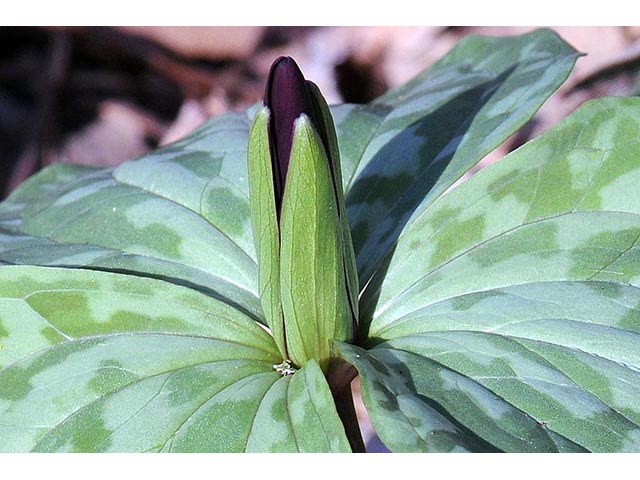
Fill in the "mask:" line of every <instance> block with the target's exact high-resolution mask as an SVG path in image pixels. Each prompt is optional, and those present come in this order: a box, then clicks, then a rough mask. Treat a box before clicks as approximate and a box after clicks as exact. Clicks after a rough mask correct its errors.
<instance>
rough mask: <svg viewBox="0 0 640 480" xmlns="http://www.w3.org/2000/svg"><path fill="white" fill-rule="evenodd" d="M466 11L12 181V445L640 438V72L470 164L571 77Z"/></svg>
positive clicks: (3, 311)
mask: <svg viewBox="0 0 640 480" xmlns="http://www.w3.org/2000/svg"><path fill="white" fill-rule="evenodd" d="M578 56H579V54H578V53H577V52H576V51H575V50H574V49H573V48H572V47H570V46H569V45H567V44H566V43H565V42H564V41H563V40H562V39H560V38H559V37H558V36H557V35H556V34H555V33H554V32H552V31H550V30H544V29H543V30H537V31H533V32H530V33H528V34H525V35H522V36H517V37H501V38H493V37H481V36H469V37H466V38H465V39H463V40H462V41H461V42H460V43H459V44H458V45H457V46H456V47H455V48H454V49H453V50H452V51H451V52H450V53H449V54H448V55H446V56H445V57H444V58H443V59H441V60H440V61H439V62H437V63H435V64H434V65H433V66H431V67H430V68H429V69H428V70H426V71H424V72H423V73H421V74H420V75H418V76H417V77H416V78H415V79H413V80H412V81H410V82H409V83H407V84H405V85H403V86H401V87H398V88H395V89H393V90H390V91H389V92H387V93H386V94H384V95H383V96H381V97H379V98H377V99H375V100H374V101H372V102H371V103H369V104H366V105H352V104H345V105H338V106H332V107H328V106H327V104H326V102H325V100H324V99H323V97H322V95H321V93H320V90H319V89H318V87H317V86H315V85H314V84H313V83H311V82H309V81H307V80H306V79H305V78H304V76H303V74H302V73H301V71H300V69H299V68H298V66H297V65H296V64H295V62H294V61H293V60H292V59H290V58H287V57H282V58H279V59H277V60H276V61H275V62H274V64H273V66H272V68H271V71H270V73H269V75H268V78H267V79H266V89H265V98H264V102H263V103H262V104H260V105H256V106H254V107H252V108H250V109H249V110H247V111H245V112H239V113H230V114H227V115H224V116H221V117H219V118H214V119H212V120H210V121H209V122H207V123H206V124H205V125H203V126H202V127H200V128H199V129H198V130H196V131H195V132H194V133H193V134H191V135H190V136H188V137H187V138H184V139H182V140H180V141H178V142H176V143H173V144H171V145H168V146H166V147H163V148H161V149H159V150H157V151H155V152H152V153H150V154H148V155H145V156H142V157H140V158H137V159H134V160H132V161H129V162H126V163H124V164H122V165H120V166H118V167H117V168H113V169H95V168H89V167H85V166H79V165H65V164H58V165H53V166H50V167H48V168H46V169H44V170H43V171H41V172H40V173H38V174H37V175H35V176H34V177H32V178H31V179H29V180H28V181H26V182H25V183H24V184H23V185H21V186H20V187H19V188H18V189H17V190H16V191H15V192H13V194H12V195H11V196H10V197H9V198H8V199H7V200H6V201H4V202H3V203H2V204H0V345H1V349H0V451H5V452H7V451H19V452H22V451H42V452H58V451H81V452H97V451H100V452H102V451H116V452H130V451H133V452H150V451H155V452H243V451H247V452H289V451H294V452H296V451H300V452H349V451H363V450H364V449H365V446H364V442H363V440H362V438H361V434H360V430H359V427H358V419H357V417H356V412H355V408H354V402H353V396H352V388H351V386H352V382H353V381H354V379H356V378H358V379H359V383H360V386H361V392H362V400H363V403H364V406H365V407H366V410H367V412H368V415H369V417H370V420H371V423H372V425H373V427H374V429H375V431H376V433H377V435H378V436H379V438H380V439H381V441H382V442H383V443H384V444H385V445H386V447H387V448H388V449H389V450H391V451H394V452H449V451H505V452H556V451H557V452H583V451H611V452H616V451H640V400H639V399H640V194H638V185H639V184H640V99H638V98H600V99H596V100H592V101H589V102H587V103H585V104H584V105H583V106H581V107H579V108H578V109H577V110H576V111H575V112H574V113H573V114H571V115H570V116H569V117H567V118H566V119H565V120H564V121H562V122H560V123H559V124H558V125H557V126H555V127H554V128H552V129H550V130H549V131H547V132H546V133H544V134H542V135H540V136H539V137H538V138H536V139H534V140H532V141H530V142H528V143H526V144H525V145H524V146H522V147H520V148H519V149H517V150H515V151H514V152H512V153H510V154H509V155H507V156H506V157H505V158H504V159H502V160H500V161H498V162H496V163H494V164H492V165H490V166H488V167H486V168H484V169H482V170H481V171H480V172H479V173H477V174H476V175H474V176H472V177H471V178H470V179H468V180H467V181H464V182H460V181H459V180H461V179H463V177H464V178H466V176H465V174H466V173H467V172H469V171H470V170H471V169H472V168H473V167H474V166H475V165H476V164H477V163H478V162H479V161H480V160H481V159H482V158H483V157H485V156H486V155H487V154H488V153H490V152H491V151H492V150H494V149H495V148H496V147H498V146H499V145H500V144H501V143H503V142H504V141H505V140H506V139H507V138H508V137H509V136H511V135H512V134H513V133H515V132H516V131H517V130H518V129H519V128H520V127H522V126H523V125H524V124H525V123H526V122H527V121H528V120H530V119H531V118H532V116H533V115H534V114H535V112H536V111H537V110H538V109H539V108H540V106H541V105H542V104H543V103H544V102H545V100H546V99H547V98H548V97H549V96H550V95H551V94H552V93H553V92H554V91H555V90H556V89H557V88H558V87H559V86H560V85H561V84H562V82H563V81H564V80H565V79H566V78H567V76H568V75H569V73H570V71H571V69H572V67H573V65H574V63H575V61H576V59H577V58H578Z"/></svg>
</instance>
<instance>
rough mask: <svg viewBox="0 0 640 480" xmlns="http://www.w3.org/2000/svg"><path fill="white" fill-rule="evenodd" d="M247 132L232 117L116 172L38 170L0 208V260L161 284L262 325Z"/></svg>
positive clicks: (244, 122) (240, 117) (242, 118)
mask: <svg viewBox="0 0 640 480" xmlns="http://www.w3.org/2000/svg"><path fill="white" fill-rule="evenodd" d="M248 131H249V118H248V117H247V114H245V113H242V114H229V115H226V116H223V117H220V118H219V119H215V120H213V121H211V122H209V123H208V124H207V125H205V126H204V127H202V128H201V129H199V130H198V131H196V132H195V133H194V134H193V135H191V136H190V137H188V138H187V139H184V140H181V141H180V142H177V143H175V144H172V145H170V146H167V147H165V148H163V149H160V150H158V151H156V152H153V153H152V154H149V155H146V156H144V157H142V158H140V159H138V160H134V161H130V162H126V163H124V164H123V165H121V166H120V167H118V168H117V169H115V170H109V169H107V170H95V169H87V168H86V167H70V166H66V165H62V166H53V167H51V168H48V169H46V170H44V171H43V172H41V173H39V174H38V175H36V176H34V177H33V178H32V179H30V180H28V181H27V182H25V184H24V185H23V186H21V188H19V189H17V190H16V191H15V192H14V193H13V194H12V195H11V196H10V197H9V199H8V200H7V201H5V202H3V203H2V204H0V228H1V229H2V230H0V258H2V259H3V260H5V262H8V263H27V264H29V263H37V264H41V265H65V266H80V267H89V268H97V269H107V270H112V271H126V272H128V273H134V274H137V275H141V276H151V277H155V278H162V279H165V280H168V281H171V282H173V283H177V284H183V285H189V286H192V287H193V288H196V289H199V290H201V291H204V292H206V293H208V294H209V295H212V296H216V297H218V298H221V299H224V300H225V301H227V302H228V303H230V304H233V305H235V306H236V307H239V308H242V309H243V310H244V311H245V312H247V313H249V314H251V315H252V316H253V317H254V318H256V319H262V318H263V316H262V311H261V308H260V302H259V299H258V293H257V281H256V278H257V269H256V263H255V251H254V247H253V239H252V235H251V220H250V216H249V198H248V188H247V173H246V141H247V135H248ZM11 234H13V235H11ZM38 237H39V238H38ZM41 245H45V248H46V250H45V251H43V250H41V249H40V248H39V247H40V246H41Z"/></svg>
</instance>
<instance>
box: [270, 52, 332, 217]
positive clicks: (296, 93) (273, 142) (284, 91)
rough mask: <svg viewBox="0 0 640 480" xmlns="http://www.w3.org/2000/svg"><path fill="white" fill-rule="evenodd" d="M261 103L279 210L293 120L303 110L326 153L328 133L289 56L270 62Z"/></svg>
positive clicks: (287, 163) (291, 139)
mask: <svg viewBox="0 0 640 480" xmlns="http://www.w3.org/2000/svg"><path fill="white" fill-rule="evenodd" d="M264 105H265V106H266V107H268V108H269V110H270V113H271V116H270V120H269V150H270V154H271V164H272V167H273V185H274V189H275V197H276V207H277V211H278V213H279V212H280V208H281V206H282V196H283V195H284V184H285V181H286V178H287V170H288V168H289V157H290V156H291V145H292V144H293V134H294V121H295V120H296V119H297V118H298V117H299V116H300V115H301V114H302V113H304V114H305V115H307V116H308V117H309V119H310V120H311V123H312V125H314V127H315V128H316V131H318V134H319V135H320V138H321V139H322V143H323V144H324V147H325V150H327V155H328V142H327V139H326V138H327V135H326V132H324V131H323V130H324V128H323V125H322V120H321V114H320V111H319V108H320V107H319V106H318V105H316V101H315V98H314V97H313V95H312V94H311V92H310V91H309V86H308V83H307V81H306V80H305V78H304V76H303V75H302V72H301V71H300V68H299V67H298V65H297V64H296V62H295V61H294V60H293V59H292V58H291V57H279V58H278V59H276V60H275V61H274V62H273V64H272V65H271V70H270V71H269V76H268V79H267V85H266V87H265V92H264Z"/></svg>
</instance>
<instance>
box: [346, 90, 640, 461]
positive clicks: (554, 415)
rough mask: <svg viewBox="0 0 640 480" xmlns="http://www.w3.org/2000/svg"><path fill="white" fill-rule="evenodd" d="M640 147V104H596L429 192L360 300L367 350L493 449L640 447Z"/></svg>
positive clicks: (607, 101) (618, 101)
mask: <svg viewBox="0 0 640 480" xmlns="http://www.w3.org/2000/svg"><path fill="white" fill-rule="evenodd" d="M639 151H640V101H639V100H638V99H601V100H596V101H591V102H589V103H588V104H585V105H584V106H583V107H581V108H580V109H579V110H578V111H577V112H576V113H575V114H573V115H572V116H570V117H569V118H567V119H566V120H565V121H564V122H562V123H561V124H560V125H559V126H558V127H556V128H554V129H552V130H551V131H549V132H548V133H546V134H544V135H542V136H541V137H539V138H538V139H536V140H534V141H532V142H529V143H528V144H526V145H525V146H523V147H522V148H520V149H519V150H517V151H516V152H514V153H512V154H510V155H509V156H508V157H507V158H505V159H504V160H503V161H501V162H498V163H496V164H495V165H492V166H490V167H487V168H486V169H484V170H482V171H481V172H480V173H478V174H477V175H476V176H474V177H473V178H472V179H471V180H469V181H468V182H467V183H466V184H463V185H461V186H460V187H458V188H456V189H455V190H453V191H452V192H450V193H448V194H447V195H445V196H443V197H441V198H439V199H438V200H436V201H435V202H434V203H433V204H432V205H431V206H430V207H429V208H427V209H425V210H424V211H423V212H422V213H421V215H420V216H419V217H418V218H416V219H415V221H414V222H413V223H412V224H411V225H410V226H408V227H407V228H406V229H405V230H404V231H403V233H402V235H401V236H400V237H399V240H398V244H397V248H396V249H395V252H394V255H393V258H392V259H391V262H390V264H389V266H388V270H387V273H386V277H385V278H384V280H383V281H382V282H380V283H378V284H372V285H370V287H371V288H370V289H368V290H367V291H366V292H365V294H364V297H363V298H362V305H363V306H364V308H363V311H364V312H367V313H366V318H369V319H370V323H369V327H368V336H369V340H368V341H367V345H368V346H369V347H373V349H372V350H370V351H369V355H370V356H371V357H372V358H374V359H375V360H376V361H378V362H381V363H382V364H383V365H384V366H385V367H386V368H389V369H393V368H395V369H398V368H406V370H407V372H408V378H410V379H411V381H412V382H413V384H414V386H413V387H412V388H413V390H414V391H415V393H414V395H415V394H418V395H424V397H425V399H428V400H425V401H428V402H435V403H436V404H437V405H438V406H439V407H440V408H442V409H444V410H445V411H446V412H447V414H449V415H451V416H452V417H453V418H455V419H456V421H458V422H460V423H462V424H463V425H464V426H465V427H466V428H468V429H470V430H471V431H473V433H474V434H475V435H478V436H480V437H482V438H483V439H485V440H487V441H488V442H491V443H492V444H493V445H495V446H496V447H498V448H500V449H503V450H508V451H524V450H526V449H524V448H522V445H519V444H518V443H517V442H516V441H513V439H511V440H510V439H509V438H508V437H504V438H503V440H504V443H500V435H498V434H497V433H495V432H494V433H490V432H489V431H488V428H489V427H490V428H498V429H504V430H505V431H509V432H512V433H515V432H516V431H519V432H520V434H519V435H520V436H521V437H522V438H524V439H528V440H530V441H531V442H532V445H531V446H532V448H534V449H538V450H554V449H555V447H553V446H552V445H550V444H549V443H548V439H551V440H552V441H553V442H554V444H555V445H556V446H557V448H558V449H560V450H567V449H569V450H571V449H573V448H575V447H576V446H578V447H580V448H584V449H586V450H590V451H638V450H640V403H638V402H637V398H638V394H639V393H640V353H639V352H640V313H639V312H640V290H639V289H640V255H639V252H640V249H639V247H638V241H639V240H640V202H639V201H638V196H637V195H635V194H633V193H632V192H633V191H634V189H633V188H632V187H631V185H637V184H638V182H640V163H639V162H638V159H639V158H640V157H638V152H639ZM356 366H357V365H356ZM361 374H363V383H365V384H366V383H367V382H369V383H370V382H373V381H375V377H373V378H371V379H365V378H364V377H365V374H364V373H363V371H361ZM436 379H439V381H440V382H441V386H440V387H439V386H438V381H436ZM447 382H449V383H447ZM451 382H453V383H451ZM472 390H473V391H472ZM460 395H467V397H468V400H469V401H473V402H474V403H475V404H476V408H477V409H479V412H480V413H478V415H477V416H469V415H468V413H469V407H468V406H467V407H465V406H464V405H465V402H461V401H459V400H460ZM496 409H497V410H496ZM378 410H379V409H378ZM496 411H499V412H503V413H504V414H502V413H501V414H500V415H498V416H495V418H493V424H491V423H490V422H491V421H492V420H491V418H492V415H493V414H494V413H495V412H496ZM508 412H510V413H508ZM518 412H519V413H518ZM372 413H373V414H374V415H379V416H380V417H382V416H383V412H382V411H378V413H376V408H373V407H372ZM516 413H517V415H516ZM505 415H506V417H505ZM482 416H484V417H485V420H486V421H485V422H483V423H481V424H478V423H477V419H478V418H481V417H482ZM529 417H530V419H533V420H535V421H536V422H537V423H538V425H540V426H541V427H542V429H543V431H544V432H548V434H549V435H548V437H540V436H539V435H538V436H536V435H535V434H533V433H531V432H530V431H527V430H526V428H528V427H527V425H528V423H527V422H529V423H530V420H529V419H528V418H529ZM377 421H378V422H382V421H383V420H380V419H378V420H377ZM374 424H375V420H374ZM525 427H526V428H525ZM534 430H535V429H534ZM527 432H528V433H527Z"/></svg>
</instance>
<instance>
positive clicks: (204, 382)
mask: <svg viewBox="0 0 640 480" xmlns="http://www.w3.org/2000/svg"><path fill="white" fill-rule="evenodd" d="M0 342H1V343H2V350H0V451H43V452H52V451H81V452H94V451H115V452H128V451H138V452H139V451H188V452H199V451H205V452H211V451H213V452H227V451H228V452H236V451H349V444H348V441H347V439H346V436H345V434H344V429H343V428H342V425H341V424H340V421H339V417H338V415H337V412H336V410H335V406H334V404H333V401H332V398H331V393H330V391H329V387H328V385H327V384H326V381H325V380H324V377H323V375H322V372H321V371H320V369H319V368H318V366H317V365H316V364H315V363H313V362H311V363H309V364H308V365H307V367H306V368H305V369H302V370H299V371H297V372H296V373H295V374H293V375H291V376H286V377H283V376H281V375H280V374H279V373H277V372H276V371H275V369H274V365H275V364H278V363H280V362H281V361H282V358H281V356H280V355H279V354H278V352H277V349H276V347H275V344H274V343H273V340H272V339H271V337H270V336H269V335H268V334H267V333H266V332H265V330H264V329H262V328H261V327H260V326H258V324H257V323H256V322H254V321H253V320H251V319H250V318H249V317H247V316H245V315H244V314H242V313H241V312H239V311H238V310H236V309H234V308H232V307H230V306H229V305H227V304H225V303H224V302H220V301H218V300H215V299H213V298H210V297H208V296H206V295H203V294H201V293H199V292H196V291H194V290H191V289H188V288H184V287H180V286H176V285H172V284H169V283H166V282H162V281H159V280H154V279H146V278H137V277H134V276H130V275H122V274H114V273H106V272H96V271H90V270H69V269H57V268H45V267H25V266H7V267H2V268H0ZM282 436H284V437H285V440H284V441H282ZM291 439H293V443H291V441H290V440H291Z"/></svg>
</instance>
